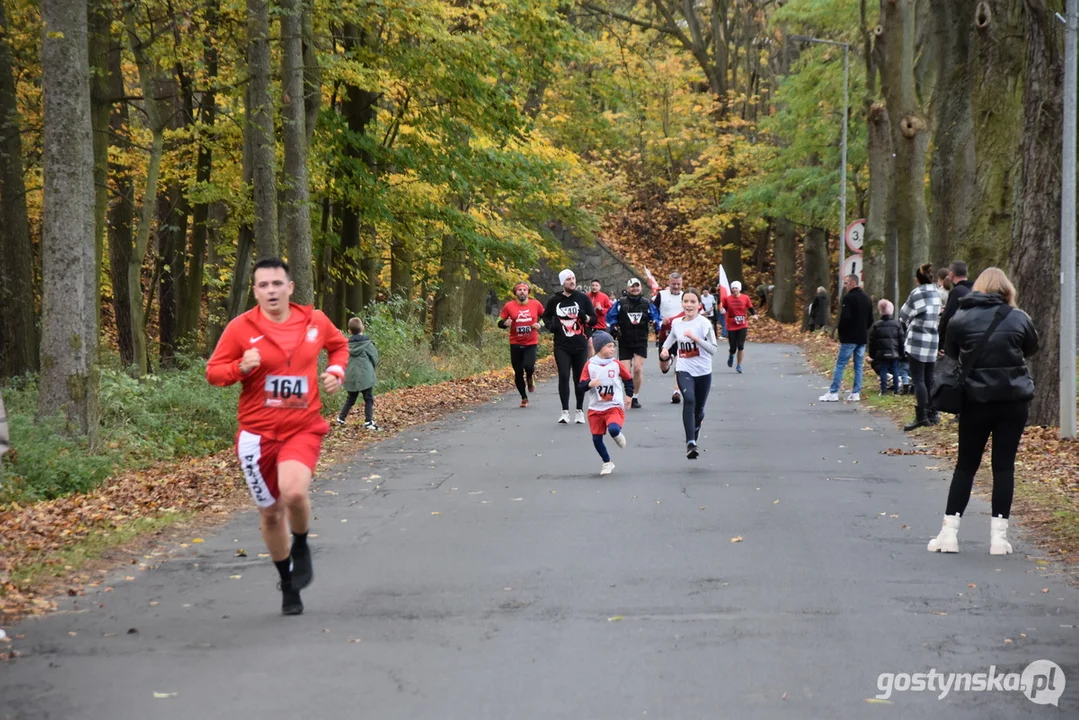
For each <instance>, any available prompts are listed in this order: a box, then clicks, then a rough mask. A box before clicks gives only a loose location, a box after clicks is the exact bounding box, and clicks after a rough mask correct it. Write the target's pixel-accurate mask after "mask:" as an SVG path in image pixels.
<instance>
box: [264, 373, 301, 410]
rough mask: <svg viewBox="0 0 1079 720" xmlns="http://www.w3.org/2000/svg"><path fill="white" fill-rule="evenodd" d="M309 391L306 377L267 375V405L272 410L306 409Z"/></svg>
mask: <svg viewBox="0 0 1079 720" xmlns="http://www.w3.org/2000/svg"><path fill="white" fill-rule="evenodd" d="M308 389H309V388H308V386H307V377H306V376H305V375H267V376H266V385H265V393H266V403H265V405H266V407H272V408H289V409H296V408H305V407H307V392H308Z"/></svg>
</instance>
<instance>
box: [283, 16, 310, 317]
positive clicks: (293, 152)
mask: <svg viewBox="0 0 1079 720" xmlns="http://www.w3.org/2000/svg"><path fill="white" fill-rule="evenodd" d="M281 56H282V59H281V87H282V97H281V102H282V104H283V106H284V107H283V111H282V125H283V131H282V135H283V136H284V140H285V172H284V176H283V177H282V182H283V184H284V186H285V187H284V210H285V222H284V228H283V229H284V232H285V235H286V236H287V237H288V257H289V265H290V267H291V270H292V273H291V274H292V282H293V283H295V285H296V289H295V291H294V292H293V295H292V298H293V301H294V302H297V303H300V304H301V305H310V304H311V303H313V302H314V300H315V283H314V271H313V267H312V256H311V205H310V197H309V193H308V189H307V130H306V123H307V120H306V111H305V109H304V73H303V10H302V3H301V0H281Z"/></svg>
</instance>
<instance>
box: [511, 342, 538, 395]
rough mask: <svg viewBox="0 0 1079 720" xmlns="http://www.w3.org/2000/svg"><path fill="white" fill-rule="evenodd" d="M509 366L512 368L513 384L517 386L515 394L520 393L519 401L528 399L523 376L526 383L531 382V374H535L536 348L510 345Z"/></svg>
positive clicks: (533, 346)
mask: <svg viewBox="0 0 1079 720" xmlns="http://www.w3.org/2000/svg"><path fill="white" fill-rule="evenodd" d="M510 365H512V366H513V384H514V385H516V386H517V392H519V393H521V399H522V400H527V399H528V386H527V385H526V384H525V375H526V374H527V375H528V382H532V373H534V372H536V346H535V345H510Z"/></svg>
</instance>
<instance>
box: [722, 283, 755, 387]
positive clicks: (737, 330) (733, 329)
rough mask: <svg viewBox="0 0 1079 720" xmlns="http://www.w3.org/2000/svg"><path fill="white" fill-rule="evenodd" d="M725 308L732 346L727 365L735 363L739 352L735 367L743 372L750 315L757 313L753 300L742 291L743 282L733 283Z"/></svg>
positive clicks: (728, 337) (724, 303)
mask: <svg viewBox="0 0 1079 720" xmlns="http://www.w3.org/2000/svg"><path fill="white" fill-rule="evenodd" d="M723 308H724V309H725V310H726V311H727V341H728V342H729V343H730V346H731V354H730V357H728V358H727V367H731V366H732V365H734V364H735V363H734V356H735V353H737V354H738V366H737V367H736V368H735V369H736V370H737V371H738V372H742V356H743V355H744V354H745V350H746V335H747V334H748V333H749V316H750V315H756V314H757V311H756V310H755V309H754V308H753V301H752V300H750V299H749V295H745V294H743V293H742V283H740V282H738V281H737V280H735V281H734V282H732V283H731V294H730V295H728V296H727V297H725V298H723Z"/></svg>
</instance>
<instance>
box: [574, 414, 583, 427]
mask: <svg viewBox="0 0 1079 720" xmlns="http://www.w3.org/2000/svg"><path fill="white" fill-rule="evenodd" d="M573 422H574V423H576V424H577V425H584V410H578V411H577V417H576V418H574V419H573Z"/></svg>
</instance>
